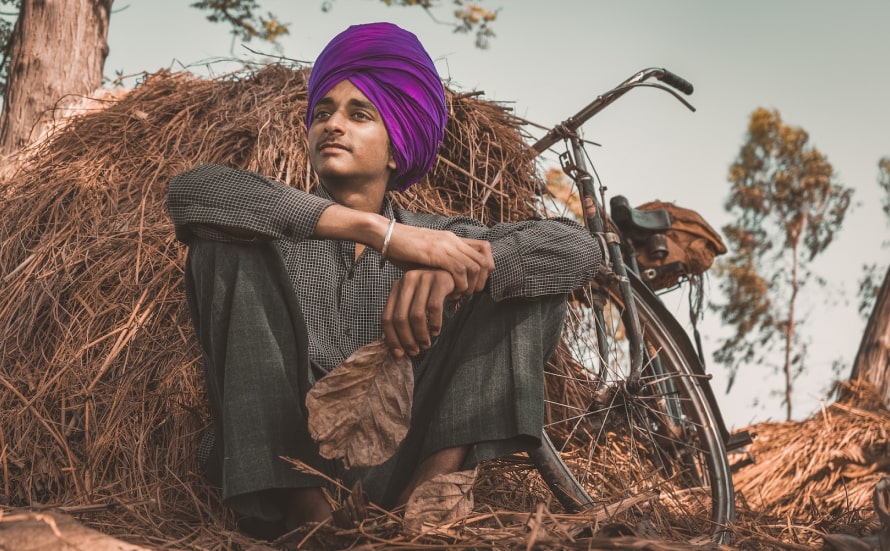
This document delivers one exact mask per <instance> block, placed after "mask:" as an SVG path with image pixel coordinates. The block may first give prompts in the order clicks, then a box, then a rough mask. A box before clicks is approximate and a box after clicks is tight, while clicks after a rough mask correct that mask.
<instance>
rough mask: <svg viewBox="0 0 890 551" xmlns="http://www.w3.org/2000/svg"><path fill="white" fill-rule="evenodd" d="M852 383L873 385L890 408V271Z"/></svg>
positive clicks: (855, 366)
mask: <svg viewBox="0 0 890 551" xmlns="http://www.w3.org/2000/svg"><path fill="white" fill-rule="evenodd" d="M850 380H851V381H856V380H862V381H866V382H868V383H871V384H873V385H874V386H875V387H876V388H877V389H878V391H880V393H881V396H883V398H884V404H885V405H890V267H888V268H887V273H886V274H884V282H883V283H882V284H881V289H880V290H879V291H878V298H877V300H876V301H875V307H874V308H873V309H872V311H871V315H870V316H869V317H868V323H867V324H866V326H865V333H864V334H863V335H862V340H861V341H859V351H858V352H857V353H856V360H855V361H854V362H853V371H852V373H851V374H850Z"/></svg>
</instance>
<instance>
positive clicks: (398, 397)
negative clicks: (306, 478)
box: [306, 340, 414, 468]
mask: <svg viewBox="0 0 890 551" xmlns="http://www.w3.org/2000/svg"><path fill="white" fill-rule="evenodd" d="M413 394H414V371H413V369H412V365H411V360H410V359H408V358H407V357H405V356H403V357H402V358H396V357H394V356H393V355H392V354H390V352H389V349H388V348H387V347H386V344H384V342H383V341H382V340H381V341H376V342H373V343H371V344H369V345H367V346H363V347H362V348H359V349H358V350H356V351H355V352H354V353H353V354H352V356H350V357H349V358H347V359H346V360H344V361H343V362H342V363H341V364H340V365H338V366H337V367H335V368H334V369H333V370H331V372H330V373H328V374H327V375H325V376H324V377H322V378H321V379H320V380H319V381H318V382H317V383H316V384H315V386H313V387H312V388H311V389H310V390H309V393H308V394H307V395H306V408H307V409H308V410H309V433H310V434H311V435H312V438H314V439H315V441H316V442H318V446H319V452H320V453H321V455H322V456H323V457H326V458H328V459H335V458H343V462H344V464H345V465H346V468H350V467H370V466H374V465H379V464H381V463H383V462H384V461H386V460H387V459H389V458H390V457H392V455H393V454H394V453H395V451H396V449H398V447H399V444H400V443H401V442H402V439H404V438H405V435H406V434H407V433H408V426H409V424H410V423H411V401H412V397H413Z"/></svg>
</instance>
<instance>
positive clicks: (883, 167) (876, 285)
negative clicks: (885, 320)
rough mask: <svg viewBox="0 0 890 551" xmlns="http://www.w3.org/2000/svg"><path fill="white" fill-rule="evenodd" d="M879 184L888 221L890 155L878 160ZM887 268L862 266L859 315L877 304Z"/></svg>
mask: <svg viewBox="0 0 890 551" xmlns="http://www.w3.org/2000/svg"><path fill="white" fill-rule="evenodd" d="M878 186H880V187H881V190H882V191H883V192H884V195H883V197H882V198H881V209H882V210H883V211H884V215H886V216H887V222H890V157H884V158H882V159H881V160H880V161H878ZM888 246H890V241H884V242H883V243H881V248H882V249H885V248H887V247H888ZM886 269H887V268H886V266H879V265H878V264H876V263H872V264H866V265H864V266H863V267H862V274H863V275H862V279H860V280H859V315H861V316H862V317H864V318H868V316H869V314H870V313H871V311H872V308H874V306H875V300H876V299H877V297H878V291H879V290H880V288H881V284H882V283H883V279H884V272H885V271H886Z"/></svg>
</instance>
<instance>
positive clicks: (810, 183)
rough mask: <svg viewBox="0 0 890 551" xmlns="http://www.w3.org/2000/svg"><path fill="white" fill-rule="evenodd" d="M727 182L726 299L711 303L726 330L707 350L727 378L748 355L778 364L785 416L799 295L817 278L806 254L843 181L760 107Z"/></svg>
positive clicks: (800, 361) (838, 217)
mask: <svg viewBox="0 0 890 551" xmlns="http://www.w3.org/2000/svg"><path fill="white" fill-rule="evenodd" d="M729 183H730V191H729V196H728V198H727V200H726V202H725V205H724V207H725V209H726V210H727V212H728V213H730V215H732V216H733V217H734V221H732V222H731V223H729V224H727V225H726V226H724V227H723V228H722V229H723V233H724V235H725V237H726V239H727V248H728V249H729V251H730V253H729V254H728V255H726V256H725V257H723V258H722V259H721V260H719V261H718V262H717V274H718V275H719V276H721V277H720V279H721V282H720V289H721V290H722V292H723V294H724V296H725V297H726V301H725V302H723V303H722V304H715V305H713V307H714V308H715V309H716V310H717V311H718V312H719V313H720V316H721V319H722V321H723V323H724V325H726V326H727V327H729V328H731V329H732V330H734V333H733V334H732V335H730V336H729V337H726V338H725V339H723V340H722V341H721V342H720V344H719V347H718V349H717V350H716V351H715V352H714V358H715V360H716V361H717V362H719V363H721V364H723V365H725V366H726V367H727V368H728V370H729V386H730V387H731V386H732V384H733V383H734V381H735V380H736V379H737V378H738V376H739V370H740V369H745V368H746V366H749V365H752V364H763V365H767V366H770V367H772V368H773V369H775V370H777V371H778V372H780V373H782V375H783V376H784V389H783V391H782V394H783V402H784V405H785V412H786V416H787V418H788V419H791V414H792V391H793V383H794V380H795V379H796V378H797V376H799V375H800V373H801V372H802V371H803V370H804V368H805V358H806V341H805V339H803V337H802V334H801V331H800V328H801V326H802V325H804V324H805V322H806V319H805V318H806V316H805V315H802V314H801V313H800V311H799V299H800V296H801V292H802V291H803V290H804V289H805V287H806V286H808V285H810V284H812V283H815V284H817V285H820V284H822V283H823V280H822V279H821V278H820V277H819V276H818V275H817V274H814V273H813V272H812V271H811V270H810V264H811V262H812V261H813V259H815V258H816V257H817V256H818V255H819V254H820V253H822V252H823V251H824V250H825V249H826V248H827V247H828V246H829V245H830V244H831V242H832V240H833V239H834V237H835V235H836V234H837V232H838V230H840V228H841V226H842V224H843V221H844V216H845V215H846V213H847V209H848V207H849V206H850V200H851V197H852V193H853V190H852V189H850V188H847V187H844V186H843V185H841V184H840V183H838V181H837V177H836V175H835V172H834V169H833V167H832V166H831V163H829V162H828V158H827V157H826V156H825V155H824V154H823V153H822V152H821V151H819V150H818V149H816V148H815V147H814V146H812V145H811V144H810V143H809V135H808V134H807V132H806V131H804V130H803V129H802V128H797V127H792V126H789V125H787V124H785V123H784V122H783V121H782V118H781V116H780V114H779V112H778V111H777V110H767V109H763V108H759V109H757V110H755V111H754V112H753V113H752V114H751V118H750V122H749V125H748V132H747V136H746V141H745V142H744V144H743V145H742V147H741V150H740V151H739V154H738V157H737V158H736V159H735V161H734V162H733V164H732V166H731V167H730V170H729ZM814 292H818V291H814Z"/></svg>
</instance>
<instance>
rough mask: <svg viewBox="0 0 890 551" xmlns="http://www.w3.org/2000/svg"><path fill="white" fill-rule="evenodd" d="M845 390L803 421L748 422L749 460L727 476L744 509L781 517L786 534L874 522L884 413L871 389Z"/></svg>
mask: <svg viewBox="0 0 890 551" xmlns="http://www.w3.org/2000/svg"><path fill="white" fill-rule="evenodd" d="M844 387H845V389H846V392H844V393H842V394H843V396H844V398H843V399H841V400H839V401H838V402H835V403H832V404H830V405H827V406H826V407H825V408H824V409H823V410H822V411H821V412H818V413H816V414H815V415H813V416H812V417H810V418H809V419H807V420H805V421H802V422H799V423H798V422H786V423H760V424H758V425H756V427H753V428H752V430H753V431H754V432H756V433H757V437H756V438H755V439H754V443H753V444H752V445H751V446H750V453H751V455H752V457H753V459H754V462H753V463H752V464H750V465H747V466H745V467H743V468H741V469H739V471H738V472H737V473H735V474H734V476H733V481H734V482H735V488H736V495H737V497H739V499H740V500H741V501H742V502H743V504H744V506H745V509H747V510H748V511H749V514H750V512H752V511H761V512H764V513H766V514H768V515H769V516H771V517H773V519H781V521H780V522H782V523H784V524H785V526H783V527H780V529H781V530H783V531H785V532H786V536H787V537H789V538H795V539H798V538H799V539H802V540H806V539H808V538H813V537H815V536H818V534H819V533H820V532H828V533H831V532H844V531H853V532H856V533H857V534H858V533H871V532H873V531H875V530H876V529H877V528H879V527H880V523H879V522H878V519H877V517H876V515H875V513H874V510H873V505H872V494H873V490H874V487H875V484H876V483H877V482H878V481H879V480H880V479H881V478H883V477H886V476H890V411H888V410H887V408H886V407H884V406H883V404H882V400H881V397H880V396H879V394H878V392H877V390H876V389H875V388H874V387H873V386H871V385H869V384H867V383H864V382H851V383H845V384H844ZM767 522H769V521H767ZM792 526H793V528H792Z"/></svg>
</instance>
